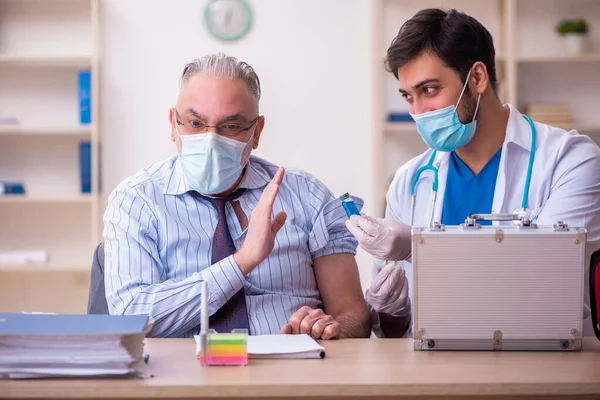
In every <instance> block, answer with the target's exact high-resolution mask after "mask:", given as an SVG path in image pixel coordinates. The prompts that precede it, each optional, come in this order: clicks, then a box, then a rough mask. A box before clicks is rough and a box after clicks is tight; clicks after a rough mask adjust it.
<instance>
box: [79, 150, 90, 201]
mask: <svg viewBox="0 0 600 400" xmlns="http://www.w3.org/2000/svg"><path fill="white" fill-rule="evenodd" d="M79 178H80V185H81V193H91V192H92V144H91V142H90V141H87V140H85V141H81V142H79Z"/></svg>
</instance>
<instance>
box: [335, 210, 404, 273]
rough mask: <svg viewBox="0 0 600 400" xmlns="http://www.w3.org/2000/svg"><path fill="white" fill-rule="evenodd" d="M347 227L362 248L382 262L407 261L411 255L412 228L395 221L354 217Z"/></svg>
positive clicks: (362, 216)
mask: <svg viewBox="0 0 600 400" xmlns="http://www.w3.org/2000/svg"><path fill="white" fill-rule="evenodd" d="M346 227H347V228H348V230H349V231H350V232H351V233H352V234H353V235H354V237H356V239H357V240H358V243H359V244H360V247H362V248H363V249H364V250H365V251H366V252H367V253H369V254H371V255H373V256H374V257H376V258H379V259H380V260H394V261H402V260H407V259H408V258H409V257H410V255H411V237H410V226H408V225H406V224H404V223H402V222H400V221H397V220H394V219H382V218H372V217H369V216H368V215H366V214H363V215H360V216H359V215H353V216H351V217H350V219H348V220H346Z"/></svg>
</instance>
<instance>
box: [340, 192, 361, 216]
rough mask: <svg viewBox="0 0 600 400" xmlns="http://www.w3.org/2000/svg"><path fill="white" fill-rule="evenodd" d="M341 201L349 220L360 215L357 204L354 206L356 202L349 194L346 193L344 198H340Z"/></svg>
mask: <svg viewBox="0 0 600 400" xmlns="http://www.w3.org/2000/svg"><path fill="white" fill-rule="evenodd" d="M340 200H342V206H343V207H344V210H346V214H348V218H350V217H351V216H352V215H360V212H359V211H358V208H357V207H356V204H354V200H352V197H350V195H349V194H348V193H345V194H344V195H343V196H342V197H340Z"/></svg>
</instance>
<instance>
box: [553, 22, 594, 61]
mask: <svg viewBox="0 0 600 400" xmlns="http://www.w3.org/2000/svg"><path fill="white" fill-rule="evenodd" d="M556 32H557V33H558V34H559V35H560V36H562V37H563V38H564V39H565V48H566V50H567V53H569V54H572V55H577V54H581V53H583V51H584V42H585V38H586V37H587V33H588V25H587V22H585V20H584V19H582V18H577V19H563V20H562V21H560V22H559V23H558V25H556Z"/></svg>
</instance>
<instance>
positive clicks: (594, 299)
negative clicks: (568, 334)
mask: <svg viewBox="0 0 600 400" xmlns="http://www.w3.org/2000/svg"><path fill="white" fill-rule="evenodd" d="M590 306H591V309H592V325H593V327H594V334H595V335H596V337H597V338H598V340H600V325H599V323H600V249H598V250H597V251H595V252H594V254H592V258H591V260H590Z"/></svg>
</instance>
